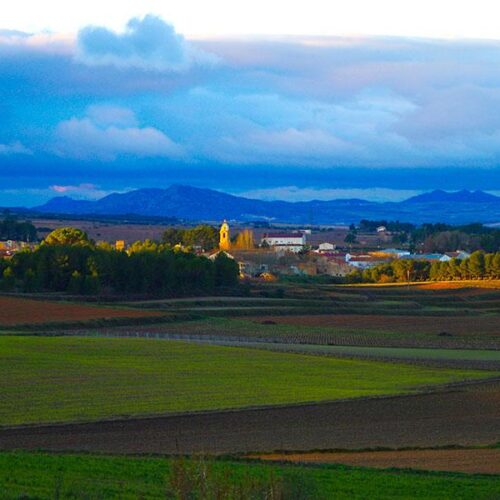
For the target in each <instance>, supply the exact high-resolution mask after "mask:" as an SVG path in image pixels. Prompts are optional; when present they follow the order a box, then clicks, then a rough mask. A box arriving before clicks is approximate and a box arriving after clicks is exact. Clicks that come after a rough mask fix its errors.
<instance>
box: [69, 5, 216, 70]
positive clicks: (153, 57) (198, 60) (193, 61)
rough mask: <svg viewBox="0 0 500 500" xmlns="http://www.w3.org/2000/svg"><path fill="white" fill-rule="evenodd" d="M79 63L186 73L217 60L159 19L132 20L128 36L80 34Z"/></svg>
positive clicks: (95, 31) (92, 29) (99, 31)
mask: <svg viewBox="0 0 500 500" xmlns="http://www.w3.org/2000/svg"><path fill="white" fill-rule="evenodd" d="M78 48H79V52H78V60H79V61H81V62H84V63H86V64H89V65H114V66H117V67H134V68H140V69H145V70H158V71H174V72H180V71H186V70H187V69H189V68H190V67H191V66H193V65H198V64H201V65H206V64H208V65H212V64H214V63H216V62H217V58H216V57H215V56H214V55H212V54H209V53H208V52H204V51H202V50H199V49H197V48H196V47H194V46H193V45H192V44H190V43H189V42H187V41H186V40H185V39H184V37H183V36H182V35H180V34H178V33H176V31H175V29H174V27H173V26H172V25H170V24H168V23H166V22H165V21H163V20H162V19H160V18H159V17H156V16H153V15H150V14H149V15H147V16H145V17H144V18H142V19H139V18H134V19H131V20H130V21H129V22H128V23H127V26H126V29H125V32H123V33H116V32H114V31H111V30H109V29H107V28H104V27H96V26H89V27H87V28H84V29H82V30H81V31H80V32H79V34H78Z"/></svg>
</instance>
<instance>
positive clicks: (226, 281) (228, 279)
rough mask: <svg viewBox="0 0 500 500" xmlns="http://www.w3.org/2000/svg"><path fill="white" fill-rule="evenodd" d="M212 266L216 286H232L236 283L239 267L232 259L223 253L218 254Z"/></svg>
mask: <svg viewBox="0 0 500 500" xmlns="http://www.w3.org/2000/svg"><path fill="white" fill-rule="evenodd" d="M214 264H215V285H216V286H234V285H236V284H237V283H238V275H239V266H238V263H237V262H236V261H235V260H234V259H231V258H230V257H228V256H227V255H226V253H225V252H219V254H218V255H217V257H215V260H214Z"/></svg>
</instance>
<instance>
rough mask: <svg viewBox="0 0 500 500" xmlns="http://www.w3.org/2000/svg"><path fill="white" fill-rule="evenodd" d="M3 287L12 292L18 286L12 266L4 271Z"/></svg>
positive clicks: (0, 283) (1, 283)
mask: <svg viewBox="0 0 500 500" xmlns="http://www.w3.org/2000/svg"><path fill="white" fill-rule="evenodd" d="M0 285H1V288H2V290H4V291H7V292H10V291H12V290H14V288H15V286H16V277H15V275H14V271H13V270H12V267H10V266H9V267H7V268H5V269H4V271H3V273H2V281H1V282H0Z"/></svg>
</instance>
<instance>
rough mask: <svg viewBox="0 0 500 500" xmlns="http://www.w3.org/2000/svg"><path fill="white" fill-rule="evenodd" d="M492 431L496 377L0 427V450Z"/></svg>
mask: <svg viewBox="0 0 500 500" xmlns="http://www.w3.org/2000/svg"><path fill="white" fill-rule="evenodd" d="M499 436H500V381H499V380H496V381H486V382H481V383H471V384H463V385H457V386H455V387H453V388H448V389H443V390H440V391H437V390H436V391H434V392H429V393H426V394H418V395H411V396H393V397H374V398H365V399H352V400H344V401H336V402H332V403H324V404H311V405H296V406H284V407H273V408H256V409H246V410H240V411H225V412H224V411H222V412H205V413H192V414H184V415H171V416H164V417H151V418H141V419H123V420H115V421H107V422H104V421H103V422H95V423H81V424H63V425H44V426H24V427H10V428H9V427H4V428H0V449H2V450H12V449H42V450H53V451H63V450H72V451H75V450H76V451H91V452H107V453H160V454H176V453H177V454H178V453H182V454H191V453H207V454H227V453H252V452H254V453H263V452H272V451H274V450H281V451H285V450H290V451H310V450H335V449H336V450H361V449H369V448H406V447H417V448H430V447H437V446H449V445H459V446H466V447H471V446H481V445H489V444H493V443H496V442H497V441H498V438H499Z"/></svg>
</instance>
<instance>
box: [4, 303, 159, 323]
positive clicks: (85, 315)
mask: <svg viewBox="0 0 500 500" xmlns="http://www.w3.org/2000/svg"><path fill="white" fill-rule="evenodd" d="M161 314H162V313H159V312H155V311H140V310H132V309H114V308H108V307H99V306H92V305H86V304H70V303H67V302H50V301H45V300H31V299H24V298H17V297H0V326H15V325H23V324H37V323H38V324H39V323H53V322H56V321H87V320H94V319H110V318H143V317H151V316H160V315H161Z"/></svg>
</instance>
